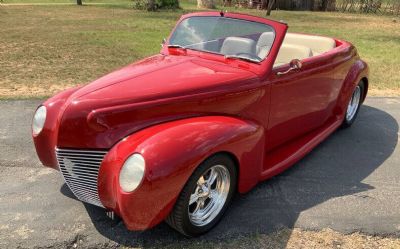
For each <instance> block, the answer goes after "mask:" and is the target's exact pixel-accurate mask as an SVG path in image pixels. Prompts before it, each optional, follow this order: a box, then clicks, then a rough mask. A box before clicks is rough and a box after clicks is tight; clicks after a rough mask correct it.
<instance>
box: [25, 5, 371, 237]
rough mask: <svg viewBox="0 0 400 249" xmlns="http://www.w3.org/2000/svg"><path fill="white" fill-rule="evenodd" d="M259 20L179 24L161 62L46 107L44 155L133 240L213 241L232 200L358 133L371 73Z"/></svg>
mask: <svg viewBox="0 0 400 249" xmlns="http://www.w3.org/2000/svg"><path fill="white" fill-rule="evenodd" d="M287 28H288V26H287V25H286V24H285V23H281V22H276V21H272V20H268V19H264V18H261V17H255V16H249V15H244V14H235V13H222V12H221V13H219V12H200V13H194V14H187V15H184V16H182V17H181V18H180V20H179V21H178V23H177V25H176V27H175V28H174V29H173V31H172V33H171V35H170V36H169V37H168V39H166V40H165V41H164V43H163V44H162V49H161V52H160V54H158V55H155V56H152V57H149V58H147V59H144V60H142V61H139V62H137V63H134V64H131V65H128V66H126V67H124V68H122V69H120V70H117V71H115V72H112V73H110V74H108V75H106V76H104V77H102V78H100V79H98V80H95V81H94V82H92V83H90V84H88V85H85V86H81V87H76V88H73V89H69V90H66V91H64V92H61V93H59V94H57V95H56V96H54V97H52V98H50V99H48V100H47V101H45V102H44V103H43V104H42V105H41V106H39V107H38V109H37V111H36V113H35V115H34V118H33V124H32V133H33V140H34V143H35V146H36V150H37V154H38V156H39V158H40V160H41V161H42V163H43V164H44V165H45V166H48V167H51V168H54V169H56V170H59V171H60V172H61V174H62V176H63V178H64V180H65V182H66V184H67V185H68V187H69V188H70V189H71V191H72V192H73V193H74V194H75V196H76V197H77V198H78V199H79V200H81V201H84V202H87V203H91V204H94V205H97V206H99V207H102V208H104V209H105V210H107V211H109V212H113V213H115V214H116V215H117V216H119V217H121V218H122V220H123V221H124V223H125V225H126V227H127V228H128V229H130V230H143V229H147V228H151V227H153V226H155V225H157V224H158V223H160V222H162V221H164V220H165V221H166V222H167V223H168V224H169V225H170V226H172V227H173V228H175V229H176V230H177V231H179V232H181V233H182V234H184V235H186V236H196V235H200V234H202V233H205V232H207V231H208V230H210V229H211V228H212V227H213V226H214V225H215V224H216V223H217V222H218V221H219V220H220V219H221V216H222V215H223V213H224V212H225V210H226V209H227V207H228V205H229V203H230V202H231V200H232V197H233V195H234V194H235V193H236V192H239V193H245V192H247V191H249V190H250V189H251V188H252V187H254V186H255V185H256V184H257V183H258V182H260V181H263V180H265V179H268V178H270V177H272V176H274V175H276V174H279V173H280V172H282V171H283V170H285V169H287V168H288V167H290V166H291V165H293V164H294V163H295V162H296V161H298V160H300V159H301V158H302V157H303V156H305V155H306V154H307V153H308V152H310V151H311V150H312V149H313V148H314V147H315V146H317V145H318V144H319V143H320V142H321V141H323V140H324V139H325V138H326V137H328V136H329V135H330V134H331V133H332V132H333V131H335V130H336V129H337V128H339V127H349V126H351V124H352V123H353V122H354V120H355V118H356V116H357V113H358V110H359V108H360V105H361V103H362V102H363V101H364V99H365V96H366V95H367V90H368V67H367V64H366V63H365V62H364V61H362V60H361V59H360V58H359V56H358V54H357V50H356V49H355V48H354V46H352V45H351V44H350V43H349V42H346V41H343V40H338V39H333V38H329V37H322V36H316V35H306V34H296V33H286V31H287Z"/></svg>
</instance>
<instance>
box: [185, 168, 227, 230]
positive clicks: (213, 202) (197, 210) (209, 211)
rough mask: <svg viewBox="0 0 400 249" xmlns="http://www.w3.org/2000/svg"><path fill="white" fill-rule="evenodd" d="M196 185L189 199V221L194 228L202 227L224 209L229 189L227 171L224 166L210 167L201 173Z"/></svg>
mask: <svg viewBox="0 0 400 249" xmlns="http://www.w3.org/2000/svg"><path fill="white" fill-rule="evenodd" d="M215 183H217V184H215ZM196 184H197V186H196V188H195V190H194V192H193V193H192V194H191V195H190V197H189V207H188V211H189V219H190V221H191V222H192V224H194V225H196V226H204V225H206V224H209V223H210V222H211V221H212V220H213V219H214V218H215V217H217V215H218V214H219V213H220V211H221V210H222V208H223V207H224V204H225V201H226V199H227V197H228V193H229V187H230V175H229V171H228V169H227V168H226V167H225V166H224V165H215V166H212V167H210V168H209V169H208V170H205V171H204V172H203V175H202V176H200V177H199V178H198V180H197V182H196ZM211 186H213V189H211ZM194 205H195V206H194Z"/></svg>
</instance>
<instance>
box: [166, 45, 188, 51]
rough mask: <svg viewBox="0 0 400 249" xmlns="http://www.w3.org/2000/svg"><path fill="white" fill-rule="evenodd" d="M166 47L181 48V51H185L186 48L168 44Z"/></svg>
mask: <svg viewBox="0 0 400 249" xmlns="http://www.w3.org/2000/svg"><path fill="white" fill-rule="evenodd" d="M167 47H169V48H181V49H185V50H186V47H184V46H182V45H179V44H168V45H167Z"/></svg>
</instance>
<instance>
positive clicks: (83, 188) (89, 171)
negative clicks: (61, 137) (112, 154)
mask: <svg viewBox="0 0 400 249" xmlns="http://www.w3.org/2000/svg"><path fill="white" fill-rule="evenodd" d="M106 153H107V151H98V150H71V149H59V148H57V149H56V155H57V161H58V165H59V167H60V171H61V173H62V175H63V177H64V180H65V182H66V183H67V185H68V187H69V188H70V189H71V191H72V192H73V193H74V195H75V196H76V197H77V198H78V199H79V200H81V201H84V202H87V203H90V204H93V205H96V206H99V207H103V205H102V204H101V201H100V198H99V194H98V191H97V176H98V174H99V168H100V164H101V162H102V161H103V158H104V156H105V154H106Z"/></svg>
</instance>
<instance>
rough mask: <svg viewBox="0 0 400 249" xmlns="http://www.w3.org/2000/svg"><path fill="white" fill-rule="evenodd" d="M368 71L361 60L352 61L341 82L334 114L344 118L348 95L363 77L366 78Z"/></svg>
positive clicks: (348, 99)
mask: <svg viewBox="0 0 400 249" xmlns="http://www.w3.org/2000/svg"><path fill="white" fill-rule="evenodd" d="M368 72H369V69H368V65H367V63H365V62H364V61H363V60H361V59H357V60H356V61H355V62H354V64H353V65H352V66H351V68H350V70H349V72H348V74H347V76H346V78H345V80H344V82H343V85H342V89H341V91H340V94H339V97H338V100H337V105H336V111H335V113H336V114H338V115H340V116H341V117H343V118H344V115H345V113H346V109H347V105H348V103H349V101H350V97H351V95H352V93H353V91H354V88H355V87H356V86H357V84H358V82H360V81H361V80H362V79H363V78H368ZM366 90H367V89H365V92H364V96H363V97H364V98H363V100H364V99H365V95H366V94H367V92H366Z"/></svg>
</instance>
